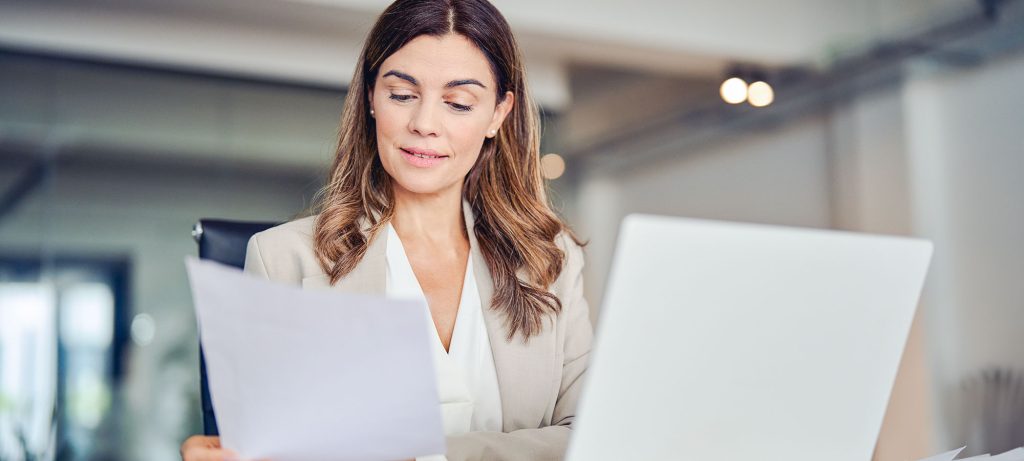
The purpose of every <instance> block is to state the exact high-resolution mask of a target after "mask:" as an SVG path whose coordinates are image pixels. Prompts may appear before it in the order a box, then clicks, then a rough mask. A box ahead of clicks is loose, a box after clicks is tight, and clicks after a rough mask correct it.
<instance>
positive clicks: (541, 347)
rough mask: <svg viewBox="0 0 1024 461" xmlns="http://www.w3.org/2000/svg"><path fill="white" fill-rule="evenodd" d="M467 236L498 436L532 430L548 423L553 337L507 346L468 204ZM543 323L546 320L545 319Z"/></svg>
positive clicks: (543, 335)
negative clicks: (497, 397) (493, 383)
mask: <svg viewBox="0 0 1024 461" xmlns="http://www.w3.org/2000/svg"><path fill="white" fill-rule="evenodd" d="M462 211H463V217H464V218H465V221H466V231H467V233H468V234H469V246H470V257H472V258H473V277H475V278H476V286H477V291H479V293H480V307H481V309H482V310H483V316H484V324H485V325H486V326H487V336H488V339H489V342H490V344H491V355H492V356H493V358H494V369H495V372H496V373H497V375H498V391H499V392H500V393H501V416H502V431H504V432H511V431H514V430H517V429H525V428H536V427H539V426H540V425H542V424H545V423H547V421H546V420H547V419H549V418H550V415H547V414H546V412H545V410H546V409H547V408H549V407H553V405H550V404H551V403H552V402H550V398H551V389H552V388H551V386H552V384H555V385H557V383H554V382H553V380H555V379H557V376H558V375H557V371H558V369H556V368H555V365H559V366H560V365H561V364H555V363H554V362H555V357H554V353H555V335H554V334H553V332H552V330H551V329H550V328H545V329H544V330H543V332H542V333H541V334H539V335H537V336H534V337H533V338H530V340H529V341H528V342H524V341H523V339H522V336H521V335H516V337H514V338H512V340H511V341H508V340H506V339H505V338H506V337H507V331H508V330H507V327H506V324H505V323H506V322H505V316H504V315H503V314H502V313H501V312H499V311H498V310H497V309H495V308H494V307H493V306H492V305H491V302H492V300H491V298H492V296H494V283H493V281H492V278H491V272H490V269H488V267H487V262H486V261H485V260H484V257H483V254H482V253H481V252H480V247H479V245H478V244H477V240H476V233H475V232H474V231H473V227H474V223H475V222H476V221H475V216H474V214H473V209H472V207H471V206H470V205H469V202H468V201H465V200H463V202H462ZM545 320H548V319H545Z"/></svg>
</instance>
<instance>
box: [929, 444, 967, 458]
mask: <svg viewBox="0 0 1024 461" xmlns="http://www.w3.org/2000/svg"><path fill="white" fill-rule="evenodd" d="M964 448H967V447H966V446H963V447H960V448H957V449H956V450H950V451H947V452H945V453H939V454H937V455H935V456H930V457H927V458H924V459H922V460H920V461H953V458H956V455H959V454H960V452H961V451H964Z"/></svg>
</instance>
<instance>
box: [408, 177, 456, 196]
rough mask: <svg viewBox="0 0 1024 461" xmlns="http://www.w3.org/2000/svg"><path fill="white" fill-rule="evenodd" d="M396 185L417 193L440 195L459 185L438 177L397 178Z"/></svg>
mask: <svg viewBox="0 0 1024 461" xmlns="http://www.w3.org/2000/svg"><path fill="white" fill-rule="evenodd" d="M395 185H396V186H398V188H401V189H402V190H404V191H406V192H408V193H411V194H416V195H439V194H441V193H443V192H445V191H448V190H451V189H452V188H453V187H456V186H457V184H450V183H447V182H442V181H438V180H437V179H436V178H402V179H400V180H396V181H395Z"/></svg>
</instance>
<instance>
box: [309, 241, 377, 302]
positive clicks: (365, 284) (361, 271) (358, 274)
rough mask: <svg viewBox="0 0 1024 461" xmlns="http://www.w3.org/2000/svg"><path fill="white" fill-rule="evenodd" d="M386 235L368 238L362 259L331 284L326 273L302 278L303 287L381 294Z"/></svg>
mask: <svg viewBox="0 0 1024 461" xmlns="http://www.w3.org/2000/svg"><path fill="white" fill-rule="evenodd" d="M387 242H388V239H387V236H386V235H384V234H383V233H381V234H379V235H377V236H376V237H374V238H373V240H370V246H369V247H367V248H366V253H365V254H364V255H363V259H361V260H360V261H359V263H357V264H356V267H355V268H353V269H352V272H349V273H348V274H347V275H345V276H344V277H342V278H341V279H339V280H338V283H336V284H334V285H333V286H332V285H331V284H330V281H329V279H328V277H327V275H326V274H323V273H320V274H317V275H312V276H309V277H306V278H304V279H302V287H303V288H330V289H333V290H338V291H341V292H343V293H359V294H364V295H380V296H383V295H384V294H385V292H386V290H387V259H386V256H387Z"/></svg>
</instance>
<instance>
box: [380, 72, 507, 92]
mask: <svg viewBox="0 0 1024 461" xmlns="http://www.w3.org/2000/svg"><path fill="white" fill-rule="evenodd" d="M384 77H398V78H400V79H402V80H405V81H407V82H409V83H412V84H413V85H419V84H420V82H419V81H417V80H416V78H415V77H413V76H412V75H409V74H407V73H405V72H401V71H397V70H389V71H387V73H385V74H384ZM384 77H381V78H384ZM459 85H477V86H479V87H480V88H483V89H487V86H486V85H484V84H483V83H480V81H479V80H477V79H475V78H465V79H462V80H452V81H450V82H448V83H445V84H444V87H445V88H454V87H457V86H459Z"/></svg>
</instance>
